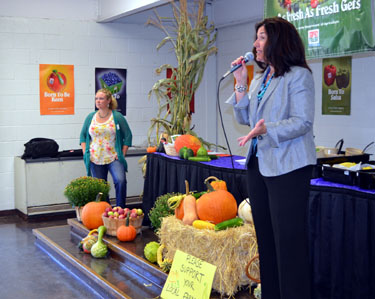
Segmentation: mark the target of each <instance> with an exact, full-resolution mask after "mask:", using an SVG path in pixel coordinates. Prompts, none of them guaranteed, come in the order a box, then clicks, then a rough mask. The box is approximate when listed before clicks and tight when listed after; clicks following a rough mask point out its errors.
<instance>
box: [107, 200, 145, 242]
mask: <svg viewBox="0 0 375 299" xmlns="http://www.w3.org/2000/svg"><path fill="white" fill-rule="evenodd" d="M128 214H129V225H132V226H134V228H135V229H136V231H137V234H139V233H140V232H141V231H142V221H143V217H144V213H143V211H142V209H131V210H130V209H129V208H125V209H123V208H121V207H111V208H107V209H106V210H105V212H104V213H103V215H102V218H103V223H104V226H105V227H106V228H107V234H108V235H110V236H116V233H117V229H118V228H119V227H120V226H121V225H125V223H126V217H127V216H128Z"/></svg>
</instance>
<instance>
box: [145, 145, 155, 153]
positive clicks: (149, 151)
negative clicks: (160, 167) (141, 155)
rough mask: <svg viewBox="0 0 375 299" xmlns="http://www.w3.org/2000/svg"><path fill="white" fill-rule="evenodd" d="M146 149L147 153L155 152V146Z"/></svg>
mask: <svg viewBox="0 0 375 299" xmlns="http://www.w3.org/2000/svg"><path fill="white" fill-rule="evenodd" d="M146 151H147V152H148V153H155V152H156V146H149V147H148V148H147V149H146Z"/></svg>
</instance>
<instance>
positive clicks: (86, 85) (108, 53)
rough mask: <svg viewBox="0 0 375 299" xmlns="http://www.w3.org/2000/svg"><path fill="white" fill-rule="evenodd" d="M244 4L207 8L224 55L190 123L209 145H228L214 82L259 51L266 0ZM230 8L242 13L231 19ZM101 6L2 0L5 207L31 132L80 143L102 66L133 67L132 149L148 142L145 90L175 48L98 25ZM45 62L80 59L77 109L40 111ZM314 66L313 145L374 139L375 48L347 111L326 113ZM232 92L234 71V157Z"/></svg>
mask: <svg viewBox="0 0 375 299" xmlns="http://www.w3.org/2000/svg"><path fill="white" fill-rule="evenodd" d="M247 1H248V0H233V2H232V1H226V0H217V1H214V2H213V6H211V8H208V10H207V14H208V15H209V16H210V18H212V19H213V20H214V22H215V24H217V26H218V40H217V47H218V49H219V51H218V54H217V56H216V57H215V56H214V57H211V58H210V59H209V61H208V64H207V67H206V70H205V75H204V79H203V82H202V85H201V87H200V88H199V90H198V91H197V93H196V113H195V114H194V115H193V124H195V131H196V132H197V133H198V135H200V136H201V137H203V138H205V139H206V140H208V141H211V142H215V139H216V133H218V141H219V143H220V144H222V145H225V142H224V139H223V136H222V129H221V127H220V125H219V121H218V122H216V116H217V113H215V112H216V111H215V107H216V106H215V105H216V104H215V101H216V82H217V80H218V79H219V78H220V77H221V76H222V74H224V73H225V72H226V71H227V69H228V68H229V65H230V62H231V61H232V60H233V59H234V58H235V57H237V56H238V55H242V54H244V53H245V52H247V51H249V50H250V49H251V48H252V41H253V38H254V35H255V32H254V23H255V22H256V21H257V20H260V18H261V14H259V10H260V9H261V4H260V3H262V2H259V1H256V2H255V4H253V5H252V6H250V5H249V4H248V2H247ZM252 3H253V2H252ZM233 4H236V9H235V11H236V16H238V17H237V18H235V17H233V16H232V17H229V16H228V15H227V12H228V13H229V12H231V11H232V10H233V7H232V6H233ZM97 5H98V3H97V0H80V1H75V0H66V1H64V6H63V7H62V6H61V1H57V0H50V1H48V2H46V1H42V0H36V1H27V0H14V1H13V2H9V1H1V2H0V90H1V93H0V105H1V109H0V191H1V194H2V196H1V199H0V211H1V210H9V209H14V178H13V176H14V166H13V159H14V156H19V155H21V154H22V153H23V150H24V146H23V144H24V143H25V142H27V141H28V140H29V139H31V138H34V137H50V138H53V139H55V140H56V141H57V142H58V143H59V145H60V149H61V150H64V149H72V148H78V147H79V145H78V136H79V132H80V129H81V125H82V122H83V120H84V118H85V116H86V115H87V113H89V112H90V111H92V110H93V107H94V93H95V90H94V88H95V87H94V69H95V67H115V68H126V69H127V70H128V82H127V83H128V89H127V93H128V113H127V119H128V121H129V124H130V126H131V128H132V131H133V135H134V145H136V146H141V145H145V144H146V135H147V129H148V128H149V125H150V122H149V120H150V119H151V118H152V117H154V116H155V115H156V111H157V106H156V102H155V101H151V102H150V101H148V99H147V93H148V91H149V89H150V88H151V86H152V85H153V84H154V83H155V82H156V81H157V80H158V79H160V78H161V77H159V76H156V75H155V74H154V70H155V68H156V67H158V66H160V65H161V64H163V63H172V64H174V62H175V58H174V56H173V54H172V53H171V52H169V47H168V46H166V47H163V48H162V49H161V50H160V51H159V52H157V51H156V50H155V46H156V44H157V43H158V42H159V41H160V40H161V38H162V37H164V36H163V34H162V33H161V32H160V31H158V30H157V29H155V28H153V27H145V26H144V25H142V24H141V25H135V24H121V23H105V24H104V23H103V24H101V23H96V22H95V20H96V17H97V9H98V8H97ZM241 8H242V9H241ZM253 10H254V11H258V12H257V13H256V12H254V13H253ZM257 16H258V17H257ZM144 21H145V22H146V19H145V20H144ZM44 63H46V64H73V65H74V67H75V87H76V88H75V98H76V99H75V115H67V116H41V115H40V114H39V78H38V70H39V64H44ZM310 66H311V68H312V70H313V72H314V79H315V85H316V117H315V126H314V131H315V135H316V144H317V145H323V146H333V145H334V144H335V143H336V141H337V140H339V139H340V138H344V140H345V144H344V146H348V147H359V148H363V147H364V146H365V145H366V144H368V143H369V142H371V141H373V140H375V123H374V121H373V119H374V117H373V114H374V111H375V101H374V99H373V92H372V85H373V79H372V78H373V75H374V71H373V70H374V69H375V58H374V54H373V53H367V54H357V55H355V56H353V75H352V114H351V115H350V116H329V115H328V116H322V115H321V84H322V79H321V73H322V70H321V69H322V63H321V60H314V61H311V62H310ZM232 90H233V79H232V78H231V77H228V78H227V79H226V81H224V82H223V84H222V86H221V90H220V102H221V107H222V111H223V117H224V123H225V128H226V130H227V135H228V138H229V141H230V144H231V147H232V151H233V153H235V154H240V155H245V154H246V149H244V148H242V149H240V148H238V146H237V142H236V139H237V137H238V136H241V135H243V134H246V133H247V132H248V128H246V127H244V126H240V125H238V124H237V123H236V121H235V120H234V118H233V113H232V109H231V108H230V107H228V106H227V105H225V104H224V101H225V99H226V98H227V97H228V96H229V95H230V94H231V92H232ZM373 152H374V148H373V149H372V153H373ZM47 183H48V182H47Z"/></svg>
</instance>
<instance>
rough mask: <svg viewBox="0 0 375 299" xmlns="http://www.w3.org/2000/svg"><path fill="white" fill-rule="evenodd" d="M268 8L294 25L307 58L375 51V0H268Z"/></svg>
mask: <svg viewBox="0 0 375 299" xmlns="http://www.w3.org/2000/svg"><path fill="white" fill-rule="evenodd" d="M264 9H265V10H264V15H265V17H266V18H268V17H275V16H279V17H282V18H284V19H286V20H288V21H289V22H291V23H293V24H294V26H295V27H296V28H297V30H298V32H299V33H300V35H301V38H302V40H303V42H304V44H305V49H306V58H307V59H313V58H324V57H333V56H343V55H347V54H352V53H357V52H366V51H374V50H375V37H374V31H375V30H373V29H374V28H375V26H374V0H265V8H264Z"/></svg>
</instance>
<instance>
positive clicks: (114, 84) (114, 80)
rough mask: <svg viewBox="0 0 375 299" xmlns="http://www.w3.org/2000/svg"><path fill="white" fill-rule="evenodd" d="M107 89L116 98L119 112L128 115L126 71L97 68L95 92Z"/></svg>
mask: <svg viewBox="0 0 375 299" xmlns="http://www.w3.org/2000/svg"><path fill="white" fill-rule="evenodd" d="M101 88H107V89H109V90H110V91H111V92H112V94H113V96H114V97H115V98H116V100H117V103H118V107H117V111H119V112H121V113H122V114H123V115H126V69H114V68H98V67H97V68H95V91H97V90H99V89H101Z"/></svg>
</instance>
